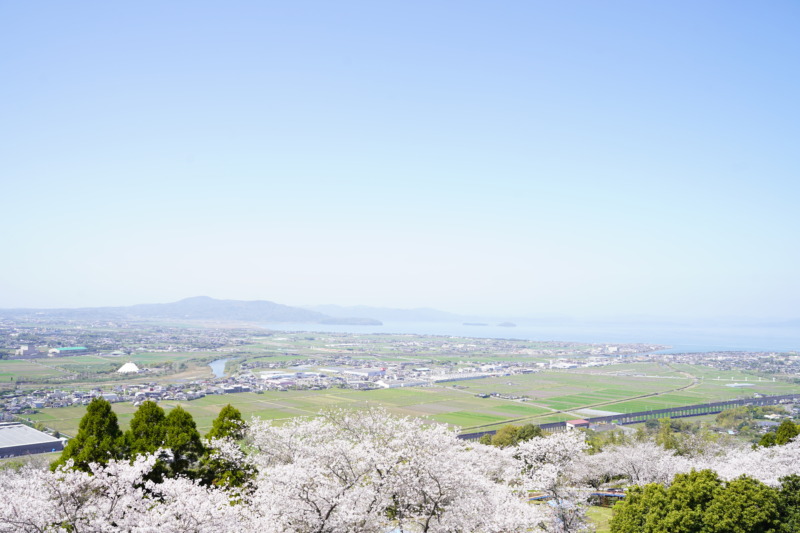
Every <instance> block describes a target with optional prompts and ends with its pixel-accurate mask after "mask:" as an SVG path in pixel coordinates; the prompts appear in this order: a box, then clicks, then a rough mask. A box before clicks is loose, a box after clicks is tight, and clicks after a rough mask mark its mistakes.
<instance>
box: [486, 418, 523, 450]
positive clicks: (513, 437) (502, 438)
mask: <svg viewBox="0 0 800 533" xmlns="http://www.w3.org/2000/svg"><path fill="white" fill-rule="evenodd" d="M518 434H519V426H513V425H511V424H507V425H505V426H503V427H501V428H500V429H498V430H497V433H495V434H494V437H492V445H493V446H498V447H500V448H507V447H509V446H514V445H515V444H516V443H517V435H518Z"/></svg>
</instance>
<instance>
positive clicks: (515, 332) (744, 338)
mask: <svg viewBox="0 0 800 533" xmlns="http://www.w3.org/2000/svg"><path fill="white" fill-rule="evenodd" d="M264 327H265V328H267V329H270V330H276V331H308V332H328V333H352V334H359V333H362V334H365V333H366V334H369V333H412V334H417V335H447V336H454V337H479V338H493V339H524V340H531V341H572V342H587V343H620V344H626V343H651V344H661V345H669V346H671V348H670V349H669V350H664V352H663V353H681V352H714V351H745V352H747V351H753V352H758V351H766V352H772V351H776V352H785V351H796V350H800V328H798V327H796V326H795V327H792V326H769V327H765V326H761V327H756V326H750V327H731V326H716V327H710V326H703V327H692V326H684V325H665V324H598V323H583V322H575V323H570V324H563V325H551V324H547V325H539V326H537V325H520V326H517V327H500V326H496V325H493V324H490V325H487V326H467V325H464V324H462V323H458V322H385V323H384V324H383V325H381V326H354V325H329V324H291V323H280V324H277V323H275V324H264Z"/></svg>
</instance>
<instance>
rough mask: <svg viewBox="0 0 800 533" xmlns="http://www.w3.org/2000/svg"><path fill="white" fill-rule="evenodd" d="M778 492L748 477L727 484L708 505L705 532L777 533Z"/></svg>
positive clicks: (778, 523)
mask: <svg viewBox="0 0 800 533" xmlns="http://www.w3.org/2000/svg"><path fill="white" fill-rule="evenodd" d="M778 503H779V493H778V491H776V490H775V489H773V488H770V487H768V486H767V485H765V484H764V483H761V482H760V481H758V480H756V479H753V478H751V477H747V476H742V477H740V478H736V479H734V480H733V481H731V482H729V483H728V484H727V486H726V487H725V490H722V491H719V492H718V493H717V495H716V496H715V497H714V500H713V501H712V502H711V503H710V504H709V506H708V509H707V510H706V512H705V515H704V517H703V522H704V525H705V528H704V530H703V531H704V533H705V532H708V533H778V531H779V527H780V510H779V507H778Z"/></svg>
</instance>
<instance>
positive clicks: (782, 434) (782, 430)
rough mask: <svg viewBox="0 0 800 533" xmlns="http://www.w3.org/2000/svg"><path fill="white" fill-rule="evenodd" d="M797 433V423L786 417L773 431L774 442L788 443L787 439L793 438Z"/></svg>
mask: <svg viewBox="0 0 800 533" xmlns="http://www.w3.org/2000/svg"><path fill="white" fill-rule="evenodd" d="M798 434H800V429H799V428H798V427H797V424H795V423H794V422H792V421H791V420H789V419H786V420H784V421H783V422H781V425H780V426H778V429H777V430H776V431H775V444H777V445H779V446H783V445H784V444H788V443H789V441H790V440H792V439H793V438H795V437H796V436H797V435H798Z"/></svg>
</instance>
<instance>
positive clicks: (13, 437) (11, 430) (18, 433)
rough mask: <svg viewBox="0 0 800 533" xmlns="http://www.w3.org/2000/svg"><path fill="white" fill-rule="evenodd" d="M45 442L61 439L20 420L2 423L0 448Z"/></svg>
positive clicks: (0, 424) (0, 427) (0, 425)
mask: <svg viewBox="0 0 800 533" xmlns="http://www.w3.org/2000/svg"><path fill="white" fill-rule="evenodd" d="M44 442H60V439H57V438H55V437H51V436H50V435H48V434H47V433H42V432H41V431H38V430H36V429H33V428H32V427H28V426H26V425H24V424H20V423H18V422H6V423H0V449H2V448H6V447H8V446H24V445H29V444H40V443H44Z"/></svg>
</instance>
